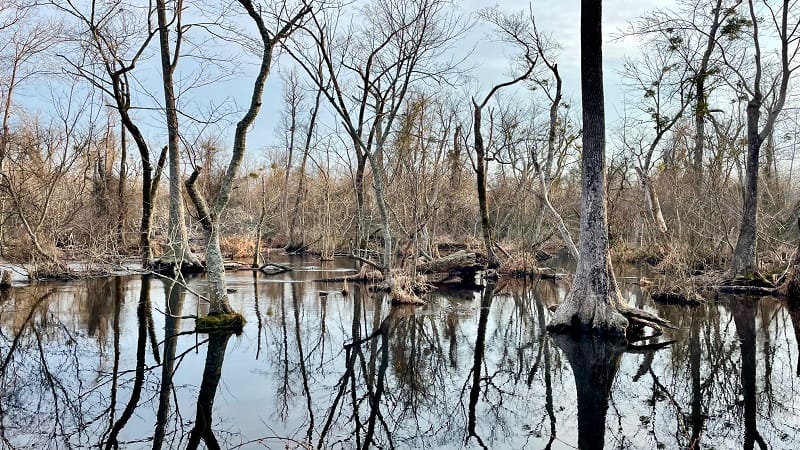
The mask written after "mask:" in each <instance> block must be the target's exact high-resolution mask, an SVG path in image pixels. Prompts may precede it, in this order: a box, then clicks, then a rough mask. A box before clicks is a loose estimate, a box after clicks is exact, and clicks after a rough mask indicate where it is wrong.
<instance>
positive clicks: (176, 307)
mask: <svg viewBox="0 0 800 450" xmlns="http://www.w3.org/2000/svg"><path fill="white" fill-rule="evenodd" d="M143 282H144V281H143ZM164 292H165V294H166V297H167V308H168V309H167V312H168V314H167V315H165V317H164V358H163V359H162V360H161V361H162V364H161V384H160V386H159V392H158V411H157V412H156V430H155V433H154V435H153V450H160V449H161V446H162V445H163V442H164V434H165V431H166V427H167V416H168V415H169V409H170V406H169V400H170V395H172V375H173V372H174V370H175V353H176V351H177V348H178V337H177V334H178V333H180V326H181V319H178V318H176V317H175V316H181V315H182V311H183V301H184V299H185V291H184V290H183V288H182V287H181V286H180V285H179V284H178V283H169V282H165V283H164Z"/></svg>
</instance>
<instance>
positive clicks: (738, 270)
mask: <svg viewBox="0 0 800 450" xmlns="http://www.w3.org/2000/svg"><path fill="white" fill-rule="evenodd" d="M747 5H748V13H749V19H745V18H744V17H740V18H738V19H736V21H735V22H733V23H732V24H731V26H732V27H740V28H746V27H748V26H749V27H751V30H750V35H751V38H752V43H753V47H752V50H753V54H752V58H753V60H752V62H753V73H752V74H747V73H745V71H744V68H743V67H742V66H741V65H739V64H738V63H739V62H741V61H743V60H744V59H745V55H740V56H736V55H725V60H726V62H727V63H728V66H729V67H731V69H733V70H734V72H735V74H736V77H737V78H736V81H735V83H733V84H734V87H735V88H736V89H737V90H738V91H739V92H740V94H741V95H743V96H746V98H747V160H746V169H745V178H744V194H743V203H742V218H741V221H740V223H739V238H738V240H737V241H736V248H735V249H734V252H733V261H732V263H731V275H732V276H734V277H736V276H743V277H745V278H748V279H753V278H754V277H755V278H758V276H756V274H757V273H758V259H757V245H756V244H757V234H758V224H757V217H758V175H759V164H760V151H761V144H762V143H763V142H764V141H765V140H767V138H768V137H769V135H770V134H771V133H772V131H773V129H774V127H775V121H776V120H777V119H778V116H779V115H780V113H781V111H782V110H783V108H784V105H785V103H786V96H787V91H788V87H789V80H790V79H791V77H792V75H793V73H794V71H795V70H796V69H797V66H796V65H793V64H795V57H796V56H797V53H798V50H800V40H798V36H800V16H798V14H797V2H796V1H790V0H783V1H782V2H780V5H779V6H778V7H777V8H776V7H775V6H774V5H773V4H772V3H771V2H764V8H765V9H764V11H765V12H766V13H767V21H766V22H765V21H762V20H760V19H759V17H758V14H759V13H758V11H757V10H756V5H755V2H753V1H752V0H749V1H748V2H747ZM790 21H791V22H790ZM764 23H771V24H772V25H774V26H775V31H776V32H777V41H778V44H779V46H780V49H779V51H778V53H777V56H778V62H777V65H778V74H777V76H776V77H775V78H774V79H772V80H771V81H767V85H766V86H765V85H764V82H765V80H764V77H765V76H767V75H768V74H766V73H765V70H766V69H767V66H768V64H769V62H768V61H767V59H766V58H767V55H766V54H764V53H763V52H762V39H763V38H764V35H763V34H762V33H761V28H760V27H761V25H762V24H764ZM790 47H791V48H790ZM762 114H766V117H765V118H764V119H763V120H762Z"/></svg>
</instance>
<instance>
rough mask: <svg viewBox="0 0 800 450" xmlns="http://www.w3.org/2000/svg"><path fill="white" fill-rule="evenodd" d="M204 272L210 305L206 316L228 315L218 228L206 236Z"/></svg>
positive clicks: (229, 308) (228, 308) (229, 310)
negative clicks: (205, 273)
mask: <svg viewBox="0 0 800 450" xmlns="http://www.w3.org/2000/svg"><path fill="white" fill-rule="evenodd" d="M206 272H207V277H208V291H209V292H208V296H209V298H210V300H211V305H210V307H209V309H208V314H209V315H210V314H230V313H232V312H233V308H231V306H230V303H229V302H228V287H227V284H226V283H225V264H224V260H223V258H222V250H221V249H220V247H219V226H216V224H215V226H214V227H213V228H212V229H211V231H210V232H207V234H206Z"/></svg>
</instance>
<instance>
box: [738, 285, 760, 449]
mask: <svg viewBox="0 0 800 450" xmlns="http://www.w3.org/2000/svg"><path fill="white" fill-rule="evenodd" d="M757 307H758V300H753V299H745V298H734V299H731V301H730V304H729V308H730V310H731V314H732V315H733V321H734V323H735V324H736V336H737V337H738V338H739V342H740V346H741V352H742V396H743V397H744V448H745V449H752V448H753V447H754V445H755V443H756V442H757V443H758V445H759V447H760V448H762V449H765V448H767V446H766V444H765V443H764V439H763V438H762V437H761V435H760V434H759V433H758V428H757V423H756V415H757V412H758V411H757V408H756V309H757Z"/></svg>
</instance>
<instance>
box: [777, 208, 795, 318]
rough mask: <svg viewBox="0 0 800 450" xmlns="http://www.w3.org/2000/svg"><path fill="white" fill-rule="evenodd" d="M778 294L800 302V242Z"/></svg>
mask: <svg viewBox="0 0 800 450" xmlns="http://www.w3.org/2000/svg"><path fill="white" fill-rule="evenodd" d="M797 228H798V229H800V219H797ZM778 294H779V295H782V296H784V297H788V298H790V299H792V300H794V301H795V302H800V241H798V243H797V250H795V252H794V258H793V259H792V265H791V266H789V273H788V274H787V275H786V280H784V282H783V283H781V285H780V286H778Z"/></svg>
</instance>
